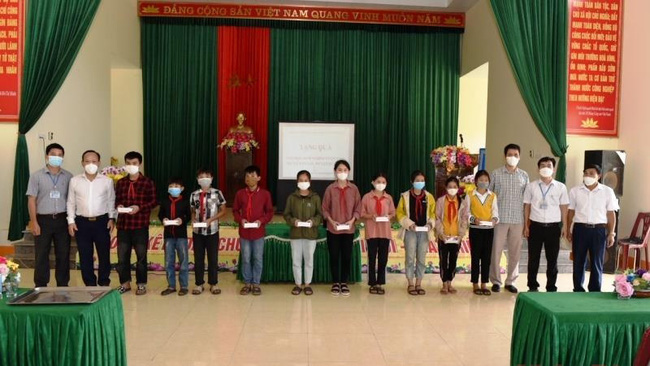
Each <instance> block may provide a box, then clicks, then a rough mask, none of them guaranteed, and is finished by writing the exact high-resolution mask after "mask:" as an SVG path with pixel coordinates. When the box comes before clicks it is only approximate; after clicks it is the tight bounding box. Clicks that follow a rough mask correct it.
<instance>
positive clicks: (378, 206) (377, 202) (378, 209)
mask: <svg viewBox="0 0 650 366" xmlns="http://www.w3.org/2000/svg"><path fill="white" fill-rule="evenodd" d="M372 198H374V199H375V213H376V214H377V216H381V211H382V206H383V205H382V204H381V201H382V200H383V199H384V198H386V197H385V196H384V195H383V193H382V196H381V197H377V196H374V195H373V196H372Z"/></svg>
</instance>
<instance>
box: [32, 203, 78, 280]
mask: <svg viewBox="0 0 650 366" xmlns="http://www.w3.org/2000/svg"><path fill="white" fill-rule="evenodd" d="M65 216H66V215H65V213H59V214H57V215H56V218H55V216H53V215H38V216H37V217H36V221H37V222H38V226H40V227H41V234H40V235H39V236H35V237H34V256H35V258H34V259H35V265H34V286H35V287H47V284H48V283H49V282H50V250H51V248H52V242H54V257H55V263H56V267H55V268H56V269H55V271H54V276H55V278H56V285H57V286H68V282H70V233H69V232H68V221H67V220H66V217H65Z"/></svg>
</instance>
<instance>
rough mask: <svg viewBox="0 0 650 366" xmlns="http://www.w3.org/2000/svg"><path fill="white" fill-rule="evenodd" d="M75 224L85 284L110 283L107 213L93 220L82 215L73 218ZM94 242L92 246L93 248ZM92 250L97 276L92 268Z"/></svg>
mask: <svg viewBox="0 0 650 366" xmlns="http://www.w3.org/2000/svg"><path fill="white" fill-rule="evenodd" d="M75 223H76V224H77V229H78V231H77V233H76V234H75V236H76V238H77V249H78V250H79V263H80V266H81V278H83V281H84V284H85V285H86V286H97V285H99V286H108V285H110V284H111V279H110V275H111V258H110V248H111V233H110V232H109V231H108V228H107V226H108V215H103V216H100V217H98V218H96V220H94V221H90V220H88V219H87V218H84V217H77V218H76V219H75ZM93 244H94V248H93ZM94 250H97V261H98V262H99V268H98V270H97V276H95V270H94V266H93V265H94V258H93V254H94Z"/></svg>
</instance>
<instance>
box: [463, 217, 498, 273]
mask: <svg viewBox="0 0 650 366" xmlns="http://www.w3.org/2000/svg"><path fill="white" fill-rule="evenodd" d="M493 241H494V229H475V228H469V243H470V248H471V254H472V271H471V272H472V283H478V280H479V274H480V275H481V283H488V282H490V263H491V261H492V242H493Z"/></svg>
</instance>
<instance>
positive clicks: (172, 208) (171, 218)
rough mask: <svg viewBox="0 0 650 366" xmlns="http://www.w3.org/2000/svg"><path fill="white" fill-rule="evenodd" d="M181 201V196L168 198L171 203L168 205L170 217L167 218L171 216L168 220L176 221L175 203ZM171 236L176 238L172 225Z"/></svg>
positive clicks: (174, 228) (174, 227)
mask: <svg viewBox="0 0 650 366" xmlns="http://www.w3.org/2000/svg"><path fill="white" fill-rule="evenodd" d="M181 199H183V196H178V197H177V198H174V197H172V196H169V200H170V201H172V203H171V205H170V209H171V215H169V216H171V217H170V218H169V219H170V220H175V219H176V202H178V201H180V200H181ZM183 224H184V223H183ZM172 236H176V226H174V225H172Z"/></svg>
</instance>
